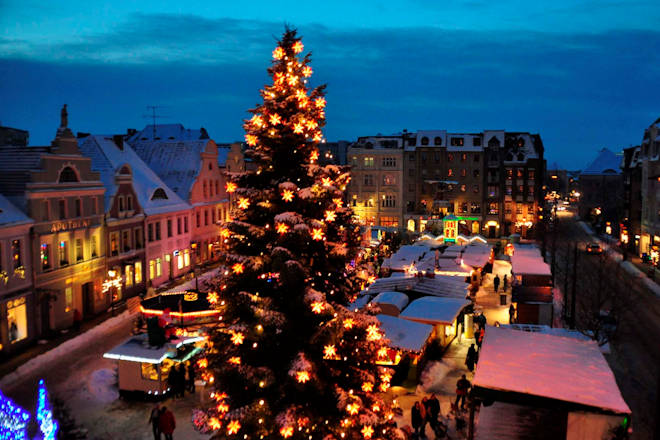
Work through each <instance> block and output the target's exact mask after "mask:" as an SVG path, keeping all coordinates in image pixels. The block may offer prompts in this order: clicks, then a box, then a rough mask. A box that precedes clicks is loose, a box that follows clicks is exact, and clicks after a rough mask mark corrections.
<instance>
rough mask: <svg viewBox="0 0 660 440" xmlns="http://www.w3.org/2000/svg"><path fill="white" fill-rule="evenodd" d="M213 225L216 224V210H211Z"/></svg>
mask: <svg viewBox="0 0 660 440" xmlns="http://www.w3.org/2000/svg"><path fill="white" fill-rule="evenodd" d="M211 224H212V225H214V224H215V209H213V208H211Z"/></svg>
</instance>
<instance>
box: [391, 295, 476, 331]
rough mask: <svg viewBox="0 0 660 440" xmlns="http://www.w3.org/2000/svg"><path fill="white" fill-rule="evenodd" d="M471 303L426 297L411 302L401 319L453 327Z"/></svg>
mask: <svg viewBox="0 0 660 440" xmlns="http://www.w3.org/2000/svg"><path fill="white" fill-rule="evenodd" d="M469 304H470V301H468V300H465V299H460V298H438V297H434V296H425V297H422V298H419V299H416V300H415V301H413V302H411V303H410V305H408V307H406V308H405V310H404V311H403V312H401V315H400V317H401V318H403V319H409V320H411V321H416V322H421V323H424V324H431V325H435V324H443V325H451V324H452V323H453V322H454V320H455V319H456V317H457V316H458V315H459V314H460V313H461V310H463V309H464V308H465V307H466V306H467V305H469Z"/></svg>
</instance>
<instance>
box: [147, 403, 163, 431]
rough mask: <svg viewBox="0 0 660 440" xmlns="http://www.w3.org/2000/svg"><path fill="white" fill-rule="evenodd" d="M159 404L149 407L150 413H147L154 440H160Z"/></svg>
mask: <svg viewBox="0 0 660 440" xmlns="http://www.w3.org/2000/svg"><path fill="white" fill-rule="evenodd" d="M159 422H160V405H159V404H156V405H154V407H153V408H152V409H151V414H150V415H149V422H148V423H151V430H152V431H153V433H154V440H160V425H159Z"/></svg>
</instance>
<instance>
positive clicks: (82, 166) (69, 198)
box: [0, 105, 111, 334]
mask: <svg viewBox="0 0 660 440" xmlns="http://www.w3.org/2000/svg"><path fill="white" fill-rule="evenodd" d="M104 192H105V188H104V187H103V183H102V182H101V181H100V179H99V174H98V173H97V172H94V171H93V170H92V169H91V159H90V158H88V157H84V156H83V155H82V154H81V152H80V150H79V149H78V142H77V140H76V138H75V137H74V136H73V134H72V133H71V130H70V129H69V128H68V114H67V110H66V105H65V106H64V107H63V108H62V112H61V123H60V127H59V128H58V129H57V134H56V136H55V139H54V140H53V142H52V143H51V145H50V146H47V147H30V146H25V145H20V146H13V145H4V146H0V193H2V194H4V195H5V196H6V197H7V198H8V199H9V200H10V201H11V202H12V203H13V204H14V205H16V206H17V207H18V208H19V209H21V210H22V211H23V212H24V213H25V214H26V215H27V216H28V217H30V218H32V219H34V225H33V228H32V249H31V255H32V256H33V267H34V288H35V292H36V295H35V298H34V304H35V308H36V314H37V316H38V318H37V319H36V328H37V334H41V333H45V332H48V331H49V330H51V329H60V328H64V327H68V326H70V325H71V324H72V323H73V317H74V311H75V310H78V312H79V313H81V314H82V316H92V315H94V314H96V313H98V312H100V311H102V310H105V309H106V308H107V307H108V306H109V305H110V303H111V297H110V295H109V294H106V293H104V292H103V290H102V282H103V280H104V278H105V275H106V271H105V245H104V239H103V238H104V236H105V233H104V227H103V217H104V211H103V197H104Z"/></svg>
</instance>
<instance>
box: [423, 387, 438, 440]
mask: <svg viewBox="0 0 660 440" xmlns="http://www.w3.org/2000/svg"><path fill="white" fill-rule="evenodd" d="M426 415H427V418H428V420H429V424H430V425H431V429H433V432H434V433H436V437H437V432H438V416H439V415H440V401H439V400H438V398H437V397H436V396H435V394H431V397H429V399H428V400H427V401H426Z"/></svg>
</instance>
